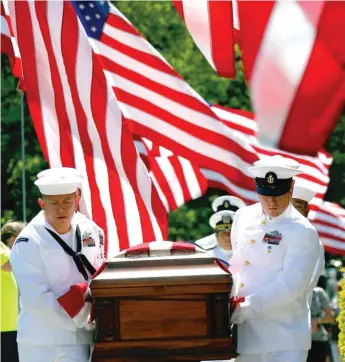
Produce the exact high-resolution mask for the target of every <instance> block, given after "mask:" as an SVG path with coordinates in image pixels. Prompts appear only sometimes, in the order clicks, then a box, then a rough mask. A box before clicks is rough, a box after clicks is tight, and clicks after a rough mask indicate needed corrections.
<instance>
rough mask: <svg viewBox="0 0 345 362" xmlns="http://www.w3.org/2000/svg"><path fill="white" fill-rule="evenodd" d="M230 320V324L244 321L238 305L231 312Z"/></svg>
mask: <svg viewBox="0 0 345 362" xmlns="http://www.w3.org/2000/svg"><path fill="white" fill-rule="evenodd" d="M230 322H231V323H232V324H242V323H243V322H244V317H243V315H242V313H241V306H240V305H239V306H238V307H237V308H236V309H235V310H234V311H233V312H232V315H231V318H230Z"/></svg>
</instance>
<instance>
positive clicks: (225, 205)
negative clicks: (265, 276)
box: [223, 200, 230, 209]
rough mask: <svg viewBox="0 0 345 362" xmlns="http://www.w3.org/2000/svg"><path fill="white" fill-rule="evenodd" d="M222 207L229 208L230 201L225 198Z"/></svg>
mask: <svg viewBox="0 0 345 362" xmlns="http://www.w3.org/2000/svg"><path fill="white" fill-rule="evenodd" d="M223 206H224V209H229V208H230V203H229V201H227V200H225V201H224V203H223Z"/></svg>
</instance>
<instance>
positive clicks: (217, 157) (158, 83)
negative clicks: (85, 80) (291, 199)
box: [77, 1, 331, 203]
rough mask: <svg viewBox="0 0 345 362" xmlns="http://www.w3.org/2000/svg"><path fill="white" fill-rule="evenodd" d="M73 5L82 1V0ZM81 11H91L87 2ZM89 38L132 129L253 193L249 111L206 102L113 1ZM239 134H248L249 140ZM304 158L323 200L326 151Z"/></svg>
mask: <svg viewBox="0 0 345 362" xmlns="http://www.w3.org/2000/svg"><path fill="white" fill-rule="evenodd" d="M77 4H78V6H79V8H80V6H82V5H83V4H84V3H83V2H80V1H78V2H77ZM97 5H98V4H97ZM103 6H104V5H103ZM81 11H83V14H84V16H91V15H90V14H91V11H90V9H87V11H86V10H85V7H84V8H83V9H81ZM88 24H89V22H88ZM89 26H90V24H89ZM91 26H93V25H91ZM97 29H98V27H97ZM87 32H88V33H90V30H87ZM91 43H92V46H93V48H94V50H95V52H96V53H97V54H98V56H99V59H100V60H101V63H102V65H103V70H104V72H105V74H106V77H107V80H108V81H109V82H110V84H112V86H113V89H114V92H115V94H116V96H117V98H118V100H119V102H120V103H119V104H120V108H121V110H122V111H123V113H124V114H125V116H126V118H127V119H128V120H129V122H130V124H131V130H132V131H133V133H135V134H136V135H137V136H139V137H143V138H146V139H149V140H150V141H151V142H153V143H154V144H156V145H159V146H161V147H163V148H165V149H167V150H169V151H171V152H173V154H174V155H176V156H180V157H184V158H185V159H187V160H188V161H190V162H191V163H192V164H193V165H194V164H195V165H198V167H200V168H201V169H202V170H203V172H205V173H207V176H206V177H207V179H208V180H209V181H210V180H212V181H211V182H213V185H214V186H215V185H218V186H221V185H223V187H224V186H225V187H226V189H227V191H228V192H229V193H231V194H234V195H236V196H239V197H241V198H243V199H244V200H245V201H247V202H248V203H250V202H253V201H254V200H256V194H255V192H254V190H255V185H254V182H253V180H252V178H251V176H250V175H249V172H248V169H247V168H248V166H251V165H252V163H253V162H254V161H256V160H257V159H258V157H259V155H258V151H257V150H256V149H255V147H256V143H255V137H254V134H255V132H256V128H255V127H256V126H255V125H254V124H255V122H254V121H253V120H252V119H250V118H253V115H249V116H248V117H247V118H245V117H242V118H241V115H240V114H237V115H236V114H235V111H232V112H230V114H227V115H226V114H225V113H224V112H222V110H221V108H220V107H216V106H215V107H213V108H210V106H209V104H208V103H207V102H206V101H205V100H204V99H202V98H201V97H200V96H199V95H198V94H197V93H196V92H195V91H194V90H193V89H192V88H191V87H190V86H189V85H188V84H187V83H186V82H185V81H184V80H183V79H182V78H181V76H180V75H179V74H178V73H177V72H176V71H175V70H174V69H173V68H172V67H171V66H170V65H169V64H168V63H167V62H166V60H165V59H164V58H163V57H162V56H161V54H159V53H158V52H157V51H156V50H155V49H154V48H153V47H152V46H151V45H150V44H149V43H148V42H147V41H146V40H145V39H144V38H143V37H142V36H141V34H140V33H139V32H138V31H137V30H136V29H135V28H134V27H133V26H132V25H131V24H130V23H129V21H128V20H127V19H126V18H125V17H124V16H123V15H122V14H121V13H120V12H119V11H118V10H117V9H116V8H115V7H114V6H112V5H110V7H109V14H108V18H107V20H106V23H105V25H104V27H103V33H102V35H101V36H100V38H99V40H94V39H92V40H91ZM241 122H242V123H243V124H242V125H241ZM236 130H237V131H238V132H235V131H236ZM244 136H248V137H249V136H252V138H251V139H250V140H251V142H248V138H246V137H244ZM252 141H253V142H252ZM260 152H261V153H262V154H269V153H270V152H271V153H273V152H276V150H273V151H270V150H269V149H264V148H261V150H260ZM291 156H294V157H295V158H299V156H298V155H291ZM302 159H304V160H305V163H307V160H308V162H309V163H308V165H309V166H308V167H309V171H310V172H309V174H310V175H313V176H314V177H313V178H312V179H311V180H310V182H308V186H310V187H311V188H312V189H313V190H315V192H317V194H318V198H319V200H321V199H322V198H323V196H324V194H325V192H326V190H327V186H328V182H329V178H328V169H329V166H330V164H331V160H330V156H329V155H328V154H327V153H326V152H324V151H321V152H320V154H319V157H316V158H313V157H309V158H308V157H305V158H303V157H302ZM310 165H311V166H310ZM306 166H307V165H306ZM306 177H308V176H304V178H306ZM307 181H308V180H306V182H307Z"/></svg>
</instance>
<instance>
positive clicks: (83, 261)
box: [45, 225, 96, 280]
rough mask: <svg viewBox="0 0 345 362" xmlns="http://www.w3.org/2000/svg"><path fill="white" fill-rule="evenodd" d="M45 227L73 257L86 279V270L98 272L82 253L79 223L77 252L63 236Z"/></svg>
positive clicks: (76, 235) (76, 233)
mask: <svg viewBox="0 0 345 362" xmlns="http://www.w3.org/2000/svg"><path fill="white" fill-rule="evenodd" d="M45 229H46V230H47V231H48V232H49V234H50V235H51V236H52V237H53V238H54V239H55V240H56V241H57V243H58V244H59V245H60V246H61V247H62V249H63V250H64V251H65V252H66V253H67V254H68V255H69V256H71V257H72V258H73V260H74V262H75V265H76V266H77V268H78V270H79V272H80V273H81V275H82V276H83V277H84V279H85V280H88V278H89V277H88V275H87V272H86V270H87V271H88V272H89V273H90V274H91V275H93V274H94V273H95V272H96V269H95V268H94V267H93V266H92V264H91V263H90V262H89V260H88V259H87V257H86V256H85V255H84V254H82V253H81V235H80V229H79V226H78V225H77V228H76V230H75V237H76V239H77V252H75V251H74V250H73V249H72V248H70V247H69V246H68V245H67V244H66V243H65V242H64V241H63V240H62V239H61V238H60V236H59V235H57V234H56V233H54V231H52V230H50V229H48V228H47V227H45Z"/></svg>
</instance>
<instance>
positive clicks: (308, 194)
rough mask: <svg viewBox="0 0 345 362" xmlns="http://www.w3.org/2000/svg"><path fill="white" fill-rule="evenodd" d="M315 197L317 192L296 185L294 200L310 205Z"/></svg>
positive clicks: (293, 194)
mask: <svg viewBox="0 0 345 362" xmlns="http://www.w3.org/2000/svg"><path fill="white" fill-rule="evenodd" d="M315 195H316V192H314V191H312V190H310V189H307V188H306V187H302V186H300V185H295V186H294V188H293V193H292V198H293V199H299V200H303V201H306V202H307V203H308V204H309V202H310V201H311V200H312V198H313V197H314V196H315Z"/></svg>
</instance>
